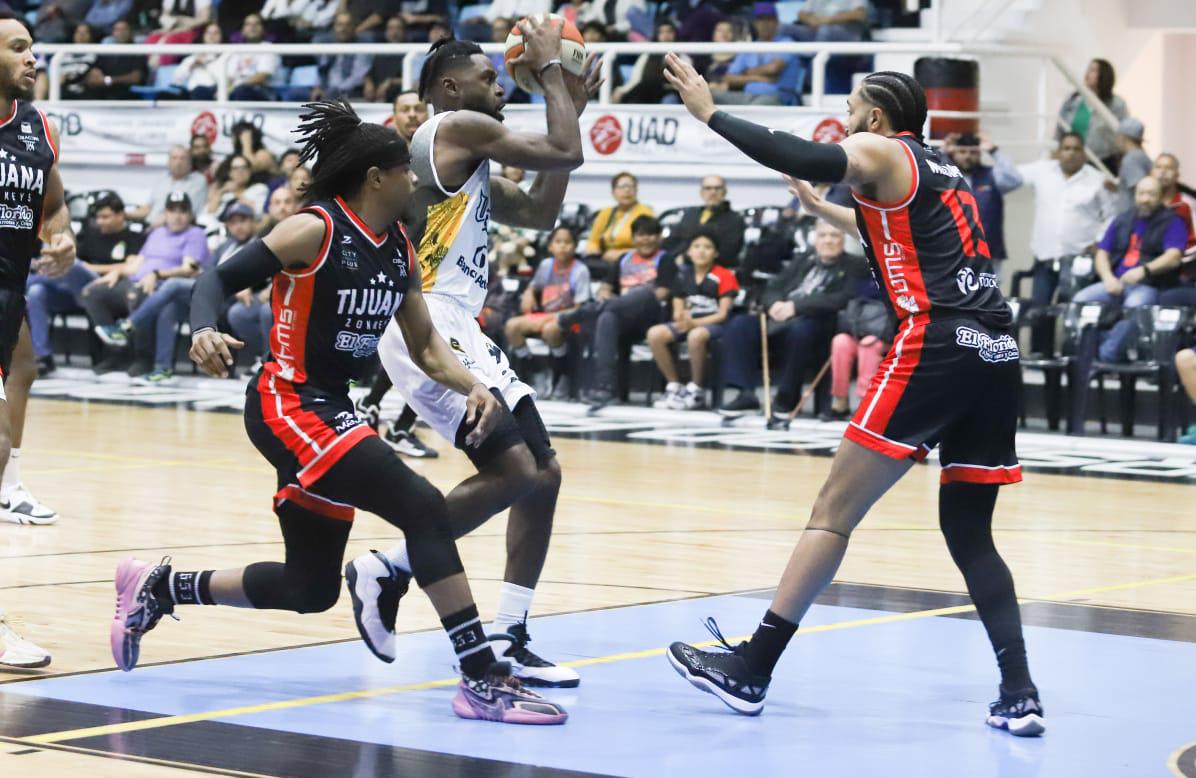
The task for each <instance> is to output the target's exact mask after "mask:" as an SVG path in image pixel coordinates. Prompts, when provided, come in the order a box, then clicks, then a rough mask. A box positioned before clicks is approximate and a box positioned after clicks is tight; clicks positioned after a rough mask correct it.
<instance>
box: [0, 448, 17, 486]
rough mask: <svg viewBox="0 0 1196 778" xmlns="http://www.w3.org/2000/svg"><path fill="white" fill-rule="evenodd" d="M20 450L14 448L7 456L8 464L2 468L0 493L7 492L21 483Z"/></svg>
mask: <svg viewBox="0 0 1196 778" xmlns="http://www.w3.org/2000/svg"><path fill="white" fill-rule="evenodd" d="M20 468H21V449H19V448H14V449H12V451H11V452H9V454H8V464H7V465H5V467H4V478H3V480H0V492H7V491H8V490H9V489H11V488H13V487H14V486H16V485H17V484H19V483H21V472H20Z"/></svg>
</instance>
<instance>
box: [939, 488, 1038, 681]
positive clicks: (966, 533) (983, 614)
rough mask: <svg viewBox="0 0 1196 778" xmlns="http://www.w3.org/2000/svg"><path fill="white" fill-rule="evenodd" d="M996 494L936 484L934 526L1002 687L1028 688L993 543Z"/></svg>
mask: <svg viewBox="0 0 1196 778" xmlns="http://www.w3.org/2000/svg"><path fill="white" fill-rule="evenodd" d="M996 500H997V487H996V486H995V485H988V484H967V483H949V484H944V485H943V486H942V487H940V489H939V526H940V528H941V529H942V531H943V537H944V538H945V539H946V541H947V550H948V551H950V552H951V558H952V559H954V560H955V565H956V567H958V568H959V571H960V572H961V573H963V580H964V583H965V584H967V587H968V594H969V595H970V596H971V598H972V603H973V604H974V605H975V606H976V613H977V614H978V615H979V616H980V621H981V622H982V623H983V624H984V629H985V631H986V632H988V639H989V641H990V642H991V643H992V647H993V652H994V653H996V655H997V666H998V667H999V668H1000V670H1001V689H1002V690H1004V691H1006V692H1019V691H1025V690H1033V689H1034V682H1033V681H1032V680H1030V668H1029V665H1028V663H1027V661H1026V643H1025V640H1024V639H1023V638H1022V619H1021V611H1020V610H1019V608H1018V604H1017V594H1016V593H1015V591H1014V588H1013V576H1012V575H1010V573H1009V568H1008V567H1006V565H1005V561H1004V560H1003V559H1001V555H1000V554H998V553H997V548H996V546H995V545H993V537H992V514H993V507H994V505H995V504H996Z"/></svg>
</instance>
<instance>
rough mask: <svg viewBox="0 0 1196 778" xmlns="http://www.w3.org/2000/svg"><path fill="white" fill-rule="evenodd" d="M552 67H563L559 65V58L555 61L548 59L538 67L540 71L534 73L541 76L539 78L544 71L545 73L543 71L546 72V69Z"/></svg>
mask: <svg viewBox="0 0 1196 778" xmlns="http://www.w3.org/2000/svg"><path fill="white" fill-rule="evenodd" d="M553 65H560V66H561V67H564V66H563V65H561V60H560V59H559V58H557V59H550V60H548V61H547V62H545V63H544V64H543V65H541V66H540V69H539V70H538V71H536V72H537V73H538V74H539V75H541V76H542V75H544V71H545V70H548V69H549V68H550V67H552V66H553Z"/></svg>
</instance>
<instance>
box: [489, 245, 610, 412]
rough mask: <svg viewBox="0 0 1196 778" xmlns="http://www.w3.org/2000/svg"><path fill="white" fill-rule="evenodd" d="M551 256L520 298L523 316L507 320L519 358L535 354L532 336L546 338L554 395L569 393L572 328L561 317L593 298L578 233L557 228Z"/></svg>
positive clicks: (514, 352)
mask: <svg viewBox="0 0 1196 778" xmlns="http://www.w3.org/2000/svg"><path fill="white" fill-rule="evenodd" d="M548 253H549V256H548V257H545V258H544V259H542V260H540V264H539V265H538V266H537V267H536V273H535V275H534V276H533V277H532V282H531V283H530V284H529V285H528V287H527V289H526V290H525V291H524V293H523V299H522V300H521V301H520V315H519V316H514V317H512V318H510V319H507V322H506V325H505V326H504V331H505V334H506V339H507V346H508V348H509V349H510V353H511V355H512V356H513V357H514V358H515V359H517V360H525V359H527V358H528V357H529V356H531V352H530V351H528V348H527V339H528V338H539V339H540V340H542V341H544V344H545V345H546V346H548V348H549V351H550V352H551V354H552V373H553V391H552V396H553V397H556V398H558V399H563V398H565V397H567V396H568V395H569V387H568V386H567V384H564V383H562V381H564V380H565V364H564V363H565V356H566V348H567V347H566V344H565V336H566V334H567V333H568V329H567V328H565V327H563V326H561V324H560V319H559V317H560V316H561V315H562V314H568V313H569V312H571V311H575V310H577V307H578V306H579V305H581V304H583V303H585V302H588V301H589V299H590V271H589V268H587V267H586V265H585V263H584V262H582V261H581V260H580V259H579V258H578V256H577V236H575V235H574V234H573V230H571V229H570V228H568V227H564V226H561V227H557V228H556V229H554V230H553V231H552V234H551V235H550V236H549V237H548Z"/></svg>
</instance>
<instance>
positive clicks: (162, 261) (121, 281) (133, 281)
mask: <svg viewBox="0 0 1196 778" xmlns="http://www.w3.org/2000/svg"><path fill="white" fill-rule="evenodd" d="M191 215H192V208H191V200H190V198H188V196H187V193H186V192H184V191H182V190H179V191H177V192H172V193H171V194H170V196H169V197H167V199H166V219H165V221H164V222H163V223H162V225H161V226H160V227H155V228H154V229H153V230H151V231H150V233H149V235H148V236H147V237H146V239H145V243H144V245H142V247H141V252H140V253H139V254H137V255H135V256H134V257H131V258H130V260H129V261H127V262H125V263H124V264H123V265H121V266H119V267H118V268H116V269H113V270H110V271H109V272H107V273H105V274H104V275H102V276H100V278H98V279H97V280H95V281H93V282H92V283H91V284H89V285H88V286H87V287H86V288H85V289H84V290H83V295H82V304H83V308H84V309H85V310H86V311H87V315H88V317H90V318H91V322H92V324H93V325H94V327H95V332H96V335H98V336H99V337H100V340H102V341H104V343H105V344H106V345H109V346H115V347H120V348H123V347H124V346H125V345H127V344H128V332H127V329H126V328H124V327H120V326H117V327H115V328H114V327H113V325H115V324H117V319H118V317H122V316H127V315H128V314H130V313H132V312H133V311H136V310H137V307H138V306H139V305H141V303H142V302H143V301H144V300H145V299H146V297H148V296H149V295H151V294H153V292H154V290H155V289H156V288H157V287H158V284H159V283H160V282H162V281H165V280H168V279H171V278H175V277H188V276H191V275H194V274H195V273H196V272H197V270H198V268H199V266H200V264H201V263H203V262H206V261H207V259H208V243H207V240H206V239H205V238H204V233H203V230H202V229H200V228H199V227H195V226H192V223H191ZM101 365H102V366H106V367H107V366H111V365H112V361H111V360H107V359H106V360H104V362H103V363H101ZM99 367H100V366H97V369H99Z"/></svg>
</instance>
